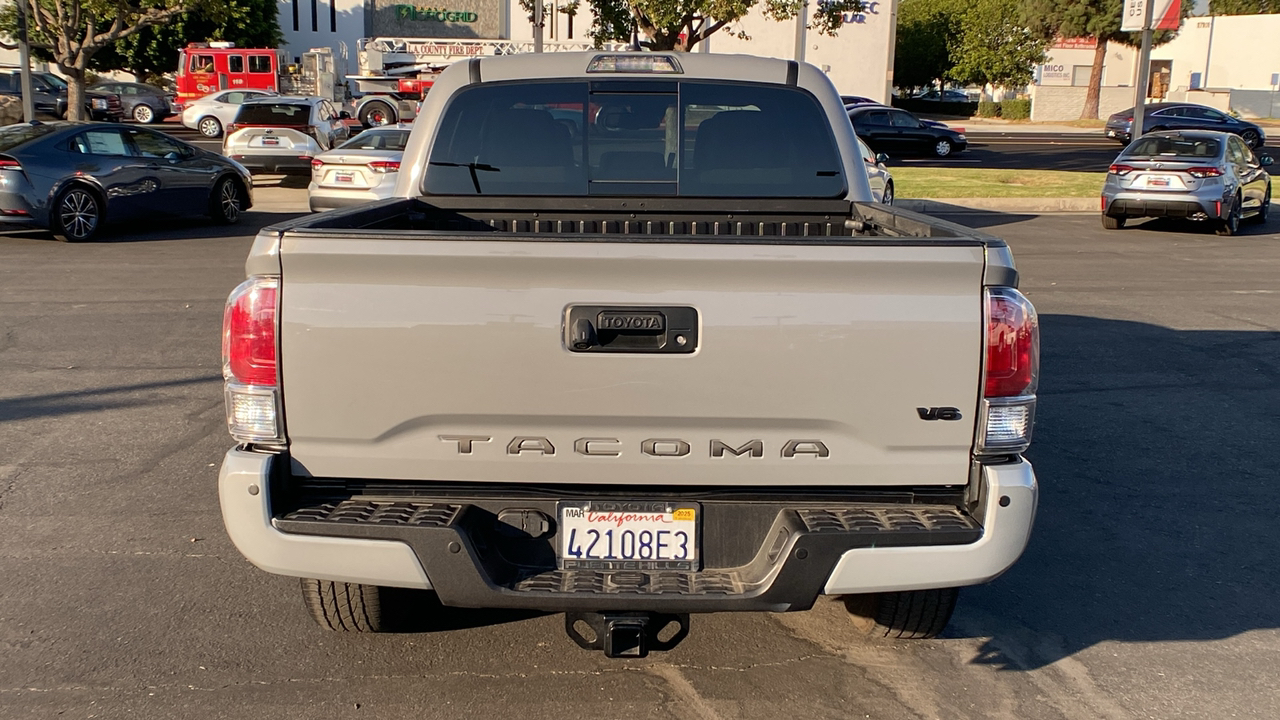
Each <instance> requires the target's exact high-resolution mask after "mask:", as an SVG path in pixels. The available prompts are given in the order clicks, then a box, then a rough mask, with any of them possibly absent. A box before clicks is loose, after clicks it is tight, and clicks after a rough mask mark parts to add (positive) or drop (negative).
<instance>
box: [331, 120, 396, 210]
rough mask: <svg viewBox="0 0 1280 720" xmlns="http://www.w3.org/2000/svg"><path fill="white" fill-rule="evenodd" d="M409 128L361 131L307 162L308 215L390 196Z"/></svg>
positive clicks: (394, 185) (381, 128) (394, 186)
mask: <svg viewBox="0 0 1280 720" xmlns="http://www.w3.org/2000/svg"><path fill="white" fill-rule="evenodd" d="M408 140H409V128H408V127H407V126H405V127H380V128H374V129H372V130H365V131H364V132H362V133H360V134H359V135H356V136H355V137H353V138H351V139H350V140H348V141H346V142H344V143H342V144H341V145H339V146H338V147H336V148H334V149H332V150H330V151H328V152H325V153H321V154H319V155H317V156H316V158H315V159H314V160H312V161H311V184H310V185H309V186H308V187H307V196H308V200H309V202H310V204H311V211H312V212H321V211H324V210H333V209H336V208H340V207H349V206H351V205H359V204H361V203H367V202H372V201H374V200H385V199H386V198H389V197H391V193H392V191H394V190H395V188H396V178H397V177H398V175H399V172H400V160H401V158H402V157H403V156H404V145H405V143H406V142H408Z"/></svg>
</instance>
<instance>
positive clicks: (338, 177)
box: [333, 170, 356, 183]
mask: <svg viewBox="0 0 1280 720" xmlns="http://www.w3.org/2000/svg"><path fill="white" fill-rule="evenodd" d="M333 181H334V182H340V183H353V182H355V181H356V174H355V173H353V172H344V171H342V170H338V171H335V172H334V173H333Z"/></svg>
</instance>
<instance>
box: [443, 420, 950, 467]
mask: <svg viewBox="0 0 1280 720" xmlns="http://www.w3.org/2000/svg"><path fill="white" fill-rule="evenodd" d="M944 419H949V418H944ZM438 437H439V438H440V440H441V441H443V442H446V443H453V444H454V447H455V448H456V449H457V451H458V454H459V455H474V454H476V450H477V447H476V444H477V443H487V442H491V441H492V440H493V438H491V437H489V436H487V435H440V436H438ZM764 445H765V443H764V441H763V440H747V441H745V442H741V443H738V444H736V445H735V444H733V443H728V442H725V441H724V440H718V439H714V438H713V439H712V440H711V442H710V443H709V444H708V445H707V446H706V447H707V449H708V450H707V457H713V458H724V457H727V456H733V457H735V458H741V457H746V458H762V457H764ZM639 449H640V454H641V455H647V456H649V457H673V458H679V457H687V456H689V455H690V454H692V452H693V446H692V445H691V444H690V443H689V442H688V441H687V440H683V439H681V438H648V439H646V440H644V441H642V442H641V443H640V448H639ZM573 451H574V453H576V454H578V455H582V456H584V457H618V456H620V455H623V454H625V453H626V450H625V448H624V445H623V443H622V441H621V440H619V439H618V438H611V437H584V438H577V439H576V440H574V441H573ZM526 453H531V454H535V455H555V454H556V446H555V444H554V443H552V442H551V439H550V438H546V437H542V436H538V435H517V436H516V437H513V438H511V441H510V442H508V443H507V454H508V455H517V456H519V455H524V454H526ZM780 454H781V456H782V457H784V458H795V457H798V456H810V457H817V458H825V457H830V456H831V450H830V449H829V448H828V447H827V444H826V443H825V442H823V441H821V440H815V439H799V440H788V441H786V442H785V443H783V444H782V447H781V450H780Z"/></svg>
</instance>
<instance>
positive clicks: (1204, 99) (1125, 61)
mask: <svg viewBox="0 0 1280 720" xmlns="http://www.w3.org/2000/svg"><path fill="white" fill-rule="evenodd" d="M1278 35H1280V14H1270V15H1219V16H1205V17H1191V18H1188V19H1187V20H1186V21H1185V22H1184V23H1183V25H1182V29H1181V30H1179V32H1178V34H1177V36H1176V37H1175V38H1174V39H1173V40H1171V41H1169V42H1168V43H1165V44H1164V45H1160V46H1158V47H1155V48H1152V50H1151V80H1150V83H1149V84H1148V86H1147V98H1148V99H1149V100H1152V101H1160V100H1178V101H1181V100H1188V101H1194V102H1200V103H1204V104H1206V105H1211V106H1214V107H1218V108H1220V109H1222V110H1234V111H1236V112H1238V113H1240V114H1241V115H1244V116H1246V117H1280V42H1277V41H1276V37H1277V36H1278ZM1095 50H1096V45H1095V44H1094V43H1093V42H1092V41H1091V40H1088V39H1067V40H1062V41H1059V42H1058V43H1056V44H1055V45H1054V47H1053V48H1052V49H1050V51H1049V58H1048V60H1047V61H1046V62H1045V64H1043V65H1041V66H1040V67H1039V68H1038V69H1037V80H1036V84H1035V86H1034V87H1033V94H1034V101H1033V102H1032V108H1031V112H1032V119H1033V120H1074V119H1076V118H1078V117H1080V110H1081V108H1082V107H1083V106H1084V95H1085V89H1086V87H1087V85H1088V83H1089V73H1090V70H1091V68H1092V66H1093V58H1094V52H1095ZM1137 77H1138V50H1137V49H1136V48H1132V47H1129V46H1127V45H1122V44H1120V43H1109V44H1108V45H1107V49H1106V61H1105V63H1104V65H1103V71H1102V93H1101V96H1100V101H1099V113H1100V114H1101V115H1102V116H1103V117H1105V116H1106V115H1109V114H1111V113H1113V112H1117V111H1119V110H1123V109H1125V108H1129V107H1132V106H1133V100H1134V86H1135V85H1136V84H1137Z"/></svg>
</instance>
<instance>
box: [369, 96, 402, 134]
mask: <svg viewBox="0 0 1280 720" xmlns="http://www.w3.org/2000/svg"><path fill="white" fill-rule="evenodd" d="M395 122H396V111H395V110H393V109H391V106H390V105H388V104H386V103H384V102H382V101H381V100H373V101H371V102H368V103H365V106H364V107H362V108H360V123H361V124H362V125H364V126H365V127H367V128H372V127H382V126H383V125H394V124H395Z"/></svg>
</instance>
